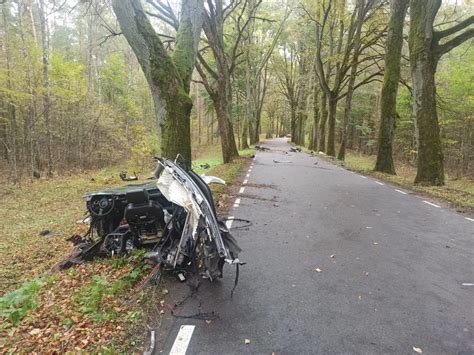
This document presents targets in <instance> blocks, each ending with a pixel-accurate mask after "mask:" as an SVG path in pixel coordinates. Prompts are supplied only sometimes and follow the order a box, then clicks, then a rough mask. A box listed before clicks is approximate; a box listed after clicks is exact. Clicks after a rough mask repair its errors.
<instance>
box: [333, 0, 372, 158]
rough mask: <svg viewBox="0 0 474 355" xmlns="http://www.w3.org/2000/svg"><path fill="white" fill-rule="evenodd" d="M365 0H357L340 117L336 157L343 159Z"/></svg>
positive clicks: (357, 62)
mask: <svg viewBox="0 0 474 355" xmlns="http://www.w3.org/2000/svg"><path fill="white" fill-rule="evenodd" d="M365 4H366V1H365V0H358V2H357V20H356V22H357V25H356V30H355V35H354V54H353V55H352V63H351V73H350V75H349V84H348V85H347V95H346V102H345V105H344V116H343V119H342V132H341V145H340V147H339V153H338V155H337V159H339V160H344V159H345V157H346V143H347V126H348V125H349V119H350V115H351V110H352V96H353V94H354V90H355V87H354V86H355V81H356V77H357V67H358V64H359V55H360V49H361V41H360V37H361V32H362V25H363V23H364V17H365Z"/></svg>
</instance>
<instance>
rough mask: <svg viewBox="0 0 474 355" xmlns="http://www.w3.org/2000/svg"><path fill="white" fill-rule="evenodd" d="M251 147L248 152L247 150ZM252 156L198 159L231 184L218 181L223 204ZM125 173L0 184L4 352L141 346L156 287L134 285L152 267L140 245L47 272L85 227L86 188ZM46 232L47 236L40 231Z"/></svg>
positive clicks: (0, 339)
mask: <svg viewBox="0 0 474 355" xmlns="http://www.w3.org/2000/svg"><path fill="white" fill-rule="evenodd" d="M253 153H254V151H253V150H247V151H242V152H241V156H243V157H245V156H249V155H251V154H253ZM246 162H247V159H245V158H239V159H236V160H235V161H234V162H233V163H231V164H222V163H221V161H220V159H218V158H216V157H214V156H209V157H204V158H202V159H199V160H196V161H194V162H193V166H195V167H196V170H197V172H198V173H205V174H207V175H216V176H219V177H221V178H223V179H224V180H225V181H226V182H227V183H228V185H226V186H221V185H214V186H212V191H213V194H214V199H215V202H216V205H217V206H218V210H219V209H222V208H223V207H225V206H226V200H227V197H228V196H229V193H228V187H229V186H231V185H232V183H233V181H234V180H235V178H236V176H237V175H238V173H239V172H240V170H241V169H242V167H243V166H244V165H245V164H246ZM200 165H202V166H209V167H208V168H207V169H203V168H201V167H200ZM119 171H120V169H119V168H108V169H102V170H98V171H89V172H85V173H81V174H75V175H71V176H62V177H55V178H53V179H50V180H40V181H35V182H32V183H25V184H23V185H22V186H21V188H18V187H11V186H7V185H3V186H2V187H1V188H0V194H1V196H2V204H1V209H0V213H1V215H2V219H1V221H0V233H1V235H2V238H1V240H0V285H1V291H0V296H2V297H0V320H1V322H2V324H1V326H0V353H17V352H27V353H30V352H31V353H34V352H67V351H69V352H90V351H94V352H102V353H117V352H132V351H133V352H136V351H140V350H141V346H142V340H143V338H141V337H140V336H137V334H141V335H144V332H143V320H144V318H145V315H144V312H147V310H148V309H149V307H150V305H149V304H148V303H149V302H148V300H149V297H150V292H151V291H150V290H148V289H144V290H141V291H137V290H135V287H136V285H137V284H140V281H141V280H142V279H143V278H144V277H145V276H146V275H147V274H148V273H149V269H148V266H147V265H144V264H143V262H142V260H141V257H140V254H139V253H140V252H139V251H137V253H134V254H133V255H131V256H129V257H119V258H117V257H116V258H113V259H98V260H96V261H94V262H91V263H86V264H83V265H79V266H77V267H74V268H71V269H69V270H67V271H65V272H61V273H57V274H50V273H48V272H47V271H48V270H49V269H50V268H51V267H52V266H53V265H54V264H56V263H57V262H59V261H60V260H62V259H64V258H65V256H66V255H67V254H68V253H69V251H70V249H71V244H70V243H68V242H66V241H65V239H66V237H67V236H69V235H71V234H74V233H79V234H80V233H83V232H84V231H85V229H86V227H85V226H83V225H79V224H76V223H75V222H76V221H77V220H79V219H81V218H82V216H83V215H84V207H85V202H84V201H83V199H82V196H83V195H84V193H86V192H88V191H94V190H98V189H103V188H105V187H112V186H116V185H123V184H124V183H123V182H122V181H121V180H120V179H119V176H118V173H119ZM138 173H139V175H141V176H146V175H147V174H140V172H138ZM45 230H48V231H49V233H48V235H47V236H41V235H40V232H42V231H45ZM152 292H153V295H154V296H153V299H154V302H155V305H156V304H159V300H160V299H159V298H157V297H156V290H154V291H152ZM158 294H161V293H160V292H158Z"/></svg>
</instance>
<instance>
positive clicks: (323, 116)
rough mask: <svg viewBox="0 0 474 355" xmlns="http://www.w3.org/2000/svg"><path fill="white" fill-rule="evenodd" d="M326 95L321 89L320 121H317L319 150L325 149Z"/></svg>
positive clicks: (323, 150)
mask: <svg viewBox="0 0 474 355" xmlns="http://www.w3.org/2000/svg"><path fill="white" fill-rule="evenodd" d="M327 102H328V100H327V95H326V92H325V91H324V90H322V91H321V122H320V123H319V135H320V138H319V151H320V152H325V151H326V122H327V117H328V109H327Z"/></svg>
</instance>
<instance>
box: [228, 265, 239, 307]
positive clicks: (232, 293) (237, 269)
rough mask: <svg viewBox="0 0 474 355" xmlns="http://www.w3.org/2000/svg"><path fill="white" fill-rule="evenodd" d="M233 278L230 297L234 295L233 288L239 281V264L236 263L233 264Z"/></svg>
mask: <svg viewBox="0 0 474 355" xmlns="http://www.w3.org/2000/svg"><path fill="white" fill-rule="evenodd" d="M235 267H236V269H235V280H234V287H232V291H230V298H232V296H233V295H234V291H235V288H236V287H237V284H238V283H239V267H240V265H239V264H238V263H237V264H235Z"/></svg>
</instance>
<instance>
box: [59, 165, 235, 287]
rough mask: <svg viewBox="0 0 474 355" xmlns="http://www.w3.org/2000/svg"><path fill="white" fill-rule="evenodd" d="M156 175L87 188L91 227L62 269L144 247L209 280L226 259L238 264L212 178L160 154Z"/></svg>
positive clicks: (153, 256)
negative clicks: (95, 189)
mask: <svg viewBox="0 0 474 355" xmlns="http://www.w3.org/2000/svg"><path fill="white" fill-rule="evenodd" d="M157 163H158V164H157V169H156V170H155V172H154V177H153V178H152V180H150V181H148V182H146V183H142V184H132V185H127V186H123V187H119V188H112V189H107V190H103V191H98V192H93V193H88V194H86V196H85V200H86V207H87V211H88V213H89V214H90V217H89V220H90V228H89V231H88V232H87V234H86V235H85V236H84V237H78V238H76V240H74V239H73V240H71V241H73V243H75V244H77V245H76V249H75V251H74V252H73V254H72V255H71V256H70V257H69V258H68V259H66V260H65V261H63V262H62V263H61V264H60V266H59V268H61V269H64V268H67V267H70V266H72V265H73V264H77V263H81V262H84V261H86V260H91V259H92V258H94V257H96V256H100V255H102V256H113V255H121V254H126V253H128V252H130V251H131V250H133V249H135V248H146V249H148V252H147V253H146V256H145V257H146V259H147V260H149V261H150V262H151V263H154V264H158V265H161V267H162V268H164V269H165V270H173V271H176V272H179V274H180V279H182V275H186V274H187V273H192V274H194V275H198V276H200V277H203V278H207V279H210V280H211V281H212V280H213V279H215V278H219V277H222V275H223V266H224V264H225V263H229V264H236V265H237V266H238V265H239V264H240V261H239V259H238V254H239V252H240V248H239V246H238V245H237V243H236V241H235V239H234V238H233V236H232V235H231V234H230V232H229V230H228V229H227V228H226V226H225V224H224V223H222V222H221V221H218V219H217V215H216V210H215V206H214V201H213V198H212V193H211V190H210V188H209V186H208V184H210V183H220V184H222V183H224V184H225V182H224V181H223V180H222V179H219V178H216V177H212V176H199V175H197V174H196V173H195V172H194V171H193V170H191V169H184V168H182V167H181V166H180V165H179V164H178V163H176V162H175V161H172V160H169V159H165V158H157Z"/></svg>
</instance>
